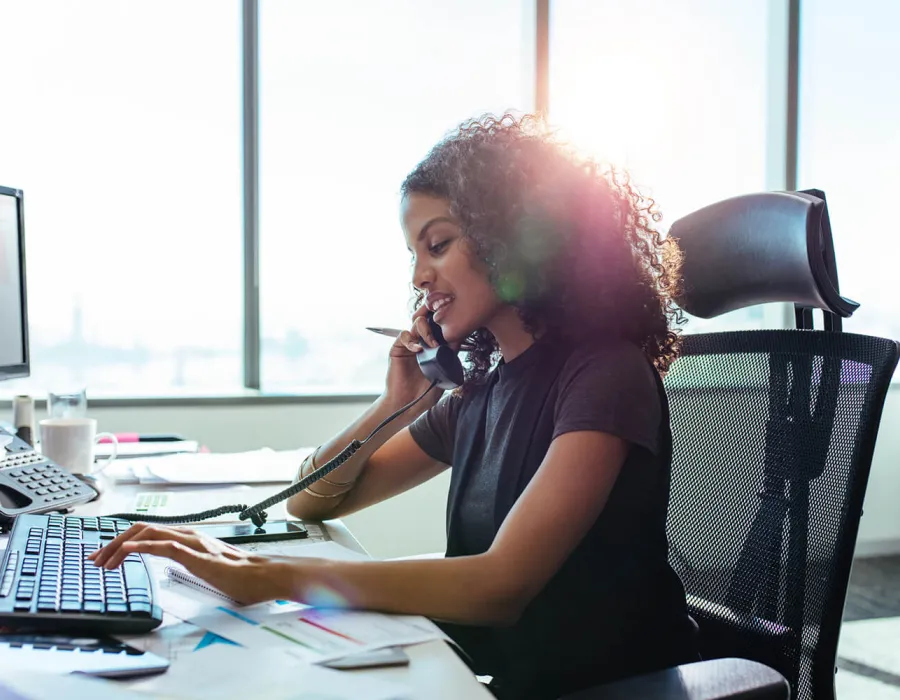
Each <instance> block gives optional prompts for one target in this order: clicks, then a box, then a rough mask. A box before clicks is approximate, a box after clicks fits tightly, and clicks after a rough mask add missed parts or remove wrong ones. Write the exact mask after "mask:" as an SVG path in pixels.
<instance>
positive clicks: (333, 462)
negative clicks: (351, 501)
mask: <svg viewBox="0 0 900 700" xmlns="http://www.w3.org/2000/svg"><path fill="white" fill-rule="evenodd" d="M435 386H437V381H436V380H435V381H432V382H431V384H430V385H429V387H428V388H427V389H426V390H425V391H424V392H422V394H421V395H420V396H419V397H418V398H416V399H414V400H413V401H410V402H409V403H408V404H406V405H405V406H404V407H403V408H401V409H399V410H397V411H395V412H394V413H392V414H391V415H389V416H388V417H387V418H385V419H384V420H383V421H381V423H379V424H378V426H377V427H376V428H375V430H373V431H372V432H371V433H369V435H368V437H367V438H366V439H365V440H363V441H362V442H360V441H359V440H353V442H351V443H350V444H349V445H347V446H346V447H345V448H344V449H343V450H341V452H340V453H339V454H338V455H336V456H335V457H333V458H332V459H330V460H329V461H328V462H326V463H325V464H323V465H322V466H321V467H319V468H318V469H316V470H315V471H314V472H312V473H311V474H307V475H306V476H305V477H303V478H302V479H300V481H298V482H297V483H296V484H292V485H291V486H289V487H288V488H286V489H284V490H283V491H279V492H278V493H276V494H275V495H274V496H270V497H269V498H267V499H265V500H264V501H260V502H259V503H257V504H256V505H254V506H250V507H249V508H248V507H247V506H246V505H244V504H240V505H230V506H220V507H219V508H213V509H211V510H204V511H201V512H199V513H188V514H186V515H149V514H146V513H116V514H114V515H107V516H104V517H107V518H118V519H119V520H130V521H132V522H135V521H138V520H139V521H141V522H146V523H168V524H172V525H174V524H178V523H199V522H200V521H202V520H208V519H209V518H216V517H218V516H220V515H226V514H227V513H238V519H239V520H247V519H249V520H250V521H251V522H252V523H253V524H254V525H256V527H257V528H261V527H262V526H263V525H265V522H266V520H267V518H268V514H267V513H266V508H270V507H271V506H273V505H275V504H276V503H280V502H281V501H283V500H285V499H287V498H290V497H291V496H295V495H296V494H298V493H300V492H301V491H303V490H304V489H306V488H307V487H309V486H311V485H312V484H314V483H316V482H317V481H318V480H319V479H321V478H322V477H323V476H328V475H329V474H330V473H331V472H333V471H334V470H335V469H337V468H338V467H340V466H341V465H342V464H343V463H344V462H346V461H347V460H348V459H350V458H351V457H352V456H353V455H354V454H356V452H357V451H359V449H360V448H361V447H362V446H363V445H365V444H366V443H367V442H368V441H369V440H371V439H372V438H373V437H374V436H375V434H376V433H378V431H379V430H381V429H382V428H383V427H384V426H386V425H387V424H388V423H390V422H391V421H392V420H394V419H395V418H396V417H397V416H399V415H400V414H401V413H403V412H405V411H407V410H409V409H410V408H412V407H413V406H415V405H416V404H417V403H419V401H421V400H422V399H424V398H425V395H426V394H428V392H429V391H431V390H432V389H433V388H434V387H435Z"/></svg>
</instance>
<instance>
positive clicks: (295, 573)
mask: <svg viewBox="0 0 900 700" xmlns="http://www.w3.org/2000/svg"><path fill="white" fill-rule="evenodd" d="M305 568H306V561H304V560H302V559H299V558H298V559H281V558H279V559H275V560H273V561H272V567H271V571H270V572H269V580H270V581H272V584H273V587H274V596H273V599H274V600H291V601H294V602H297V603H302V602H305V601H304V599H303V591H304V588H305V586H303V585H302V582H303V580H304V578H305V577H304V575H303V574H304V570H305Z"/></svg>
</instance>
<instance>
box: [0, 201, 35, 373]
mask: <svg viewBox="0 0 900 700" xmlns="http://www.w3.org/2000/svg"><path fill="white" fill-rule="evenodd" d="M24 209H25V205H24V200H23V197H22V190H17V189H12V188H9V187H0V380H3V379H13V378H15V377H27V376H28V375H29V372H30V364H29V360H28V311H27V304H26V300H25V212H24Z"/></svg>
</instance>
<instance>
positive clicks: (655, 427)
mask: <svg viewBox="0 0 900 700" xmlns="http://www.w3.org/2000/svg"><path fill="white" fill-rule="evenodd" d="M541 349H542V348H541V347H540V345H539V344H535V345H533V346H532V347H530V348H528V349H527V350H526V351H525V352H524V353H522V354H521V355H519V356H518V357H516V358H515V359H514V360H513V361H512V362H509V363H505V364H501V365H500V366H499V367H498V368H497V369H496V370H495V371H496V372H497V374H498V379H497V381H496V383H495V384H494V385H493V387H492V389H491V394H490V397H489V398H488V403H487V423H486V425H485V435H484V452H483V455H482V459H481V464H480V468H479V469H478V470H477V471H475V472H474V473H473V474H472V475H471V477H470V479H469V481H468V483H467V485H466V489H465V491H464V493H463V496H462V498H461V500H460V510H459V518H460V531H461V533H462V537H463V542H464V547H465V550H466V551H467V553H469V554H478V553H481V552H485V551H487V549H488V548H489V547H490V546H491V542H492V541H493V534H494V533H493V530H494V522H493V519H494V502H495V495H496V491H497V480H498V477H499V471H500V464H501V462H502V457H503V455H504V454H505V453H506V451H507V449H508V444H509V441H510V440H517V439H521V436H519V435H517V433H516V430H515V423H516V414H517V411H518V409H519V407H520V406H521V405H522V402H523V401H528V400H530V397H529V385H528V381H527V379H528V375H529V373H530V372H532V371H535V370H537V371H539V369H540V368H539V367H537V365H539V364H540V359H541ZM653 371H654V370H653V368H652V367H651V366H650V364H649V363H648V362H647V360H646V359H645V357H644V355H643V353H642V352H641V350H640V349H639V348H637V347H635V346H634V345H631V344H629V343H624V342H623V343H613V344H608V345H606V346H604V347H602V348H600V349H597V350H595V351H593V352H584V353H573V354H572V355H571V356H570V358H569V359H568V361H567V362H566V363H565V364H564V365H563V369H562V372H561V374H560V376H559V382H558V383H559V392H558V394H557V397H556V405H555V407H554V411H553V423H554V425H553V438H556V437H558V436H559V435H563V434H564V433H569V432H574V431H580V430H595V431H601V432H605V433H609V434H611V435H616V436H617V437H621V438H622V439H624V440H626V441H628V442H630V443H631V444H633V445H636V446H638V447H640V448H643V450H632V451H631V453H630V455H629V458H628V463H627V465H626V468H628V469H632V470H634V469H638V470H642V469H646V466H645V464H644V463H646V462H648V460H652V457H651V454H656V453H657V451H658V448H659V445H658V442H659V422H660V405H659V397H658V394H657V389H656V383H655V380H654V378H653V375H652V374H651V373H652V372H653ZM462 400H463V399H462V397H461V396H455V395H448V396H445V397H444V398H443V399H442V400H441V401H440V402H439V403H438V404H437V405H436V406H435V407H434V408H432V409H431V410H430V411H428V412H427V413H425V414H423V415H422V416H420V417H419V418H418V420H416V421H415V422H414V423H413V424H412V425H411V426H410V432H411V433H412V436H413V438H414V439H415V441H416V442H417V443H418V445H419V446H420V447H421V448H422V449H423V450H425V452H427V453H428V454H429V455H430V456H431V457H432V458H434V459H437V460H438V461H440V462H444V463H445V464H450V465H452V464H453V447H454V442H455V437H456V420H457V418H458V416H459V408H460V406H461V405H462ZM635 462H637V464H635Z"/></svg>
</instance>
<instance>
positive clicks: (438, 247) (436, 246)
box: [428, 238, 450, 254]
mask: <svg viewBox="0 0 900 700" xmlns="http://www.w3.org/2000/svg"><path fill="white" fill-rule="evenodd" d="M448 245H450V239H449V238H448V239H447V240H444V241H441V242H440V243H435V244H434V245H433V246H431V247H430V248H429V249H428V250H429V251H431V252H432V253H435V254H437V253H441V252H443V251H444V250H445V249H446V248H447V246H448Z"/></svg>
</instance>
